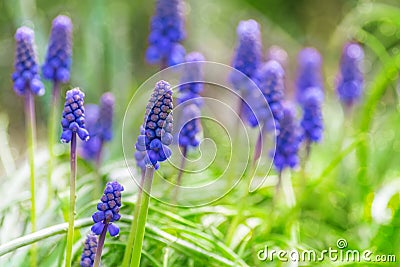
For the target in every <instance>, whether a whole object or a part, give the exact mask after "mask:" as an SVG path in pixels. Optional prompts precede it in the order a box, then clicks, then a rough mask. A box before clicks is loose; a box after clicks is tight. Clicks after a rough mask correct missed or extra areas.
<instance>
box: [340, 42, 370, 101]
mask: <svg viewBox="0 0 400 267" xmlns="http://www.w3.org/2000/svg"><path fill="white" fill-rule="evenodd" d="M363 59H364V50H363V48H362V47H361V46H360V45H359V44H357V43H353V42H350V43H347V44H346V45H345V46H344V47H343V51H342V57H341V60H340V74H339V79H338V84H337V88H336V90H337V93H338V96H339V99H340V101H342V102H343V103H344V104H345V105H346V106H352V105H353V104H354V103H355V102H356V101H358V100H359V99H360V98H361V94H362V91H363V87H364V77H363V73H362V71H361V68H362V66H361V65H362V62H363Z"/></svg>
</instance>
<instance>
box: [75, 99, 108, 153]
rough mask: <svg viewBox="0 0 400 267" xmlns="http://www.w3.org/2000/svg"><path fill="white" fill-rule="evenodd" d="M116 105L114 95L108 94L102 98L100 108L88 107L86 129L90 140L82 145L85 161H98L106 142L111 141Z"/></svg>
mask: <svg viewBox="0 0 400 267" xmlns="http://www.w3.org/2000/svg"><path fill="white" fill-rule="evenodd" d="M114 104H115V98H114V95H113V94H112V93H110V92H107V93H104V94H103V95H102V96H101V98H100V105H99V106H97V105H93V104H92V105H88V106H87V107H86V114H87V116H86V128H87V130H88V131H89V132H90V139H89V141H87V142H85V143H83V145H82V150H81V154H82V156H83V157H84V158H85V159H88V160H95V159H97V157H98V156H99V153H101V149H102V145H103V144H104V142H109V141H111V139H112V122H113V116H114Z"/></svg>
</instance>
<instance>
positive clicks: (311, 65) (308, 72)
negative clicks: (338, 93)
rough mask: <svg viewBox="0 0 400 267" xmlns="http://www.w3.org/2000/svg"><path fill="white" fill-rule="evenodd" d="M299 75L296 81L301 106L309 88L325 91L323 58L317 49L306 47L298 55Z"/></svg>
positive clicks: (297, 95)
mask: <svg viewBox="0 0 400 267" xmlns="http://www.w3.org/2000/svg"><path fill="white" fill-rule="evenodd" d="M297 60H298V73H297V80H296V87H297V92H296V97H297V101H298V102H299V103H300V104H301V103H302V102H303V96H304V95H305V94H306V91H307V90H308V89H309V88H315V87H317V88H320V90H323V82H322V72H321V68H322V57H321V54H320V53H319V52H318V50H317V49H315V48H313V47H306V48H304V49H302V50H301V51H300V52H299V54H298V58H297Z"/></svg>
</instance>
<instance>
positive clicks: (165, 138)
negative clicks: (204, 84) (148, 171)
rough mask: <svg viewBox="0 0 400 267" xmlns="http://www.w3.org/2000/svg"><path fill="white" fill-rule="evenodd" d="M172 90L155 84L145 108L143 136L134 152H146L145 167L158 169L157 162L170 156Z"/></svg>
mask: <svg viewBox="0 0 400 267" xmlns="http://www.w3.org/2000/svg"><path fill="white" fill-rule="evenodd" d="M172 108H173V105H172V90H171V86H170V85H169V83H167V82H165V81H159V82H157V83H156V86H155V88H154V91H153V94H152V95H151V98H150V100H149V103H148V104H147V107H146V113H145V117H144V134H142V133H141V134H140V135H139V137H138V140H137V142H136V145H135V146H136V150H137V151H141V152H147V153H146V155H145V157H144V159H145V164H146V166H153V167H154V168H155V169H157V168H158V166H159V165H158V164H157V163H158V162H162V161H165V160H166V159H167V158H169V157H170V156H171V153H172V152H171V150H170V149H169V147H168V146H169V145H170V144H171V143H172V139H173V137H172V134H171V132H172V122H173V118H172Z"/></svg>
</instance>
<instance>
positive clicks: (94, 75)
mask: <svg viewBox="0 0 400 267" xmlns="http://www.w3.org/2000/svg"><path fill="white" fill-rule="evenodd" d="M379 2H382V3H388V4H393V5H398V4H399V2H398V1H396V0H386V1H379ZM185 3H186V9H185V10H186V21H187V32H188V38H187V39H186V40H185V42H184V45H185V47H186V49H187V51H193V50H198V51H200V52H202V53H204V55H205V57H206V59H208V60H210V61H217V62H221V63H225V64H230V62H231V56H232V53H233V49H234V45H235V38H236V26H237V24H238V22H239V20H242V19H249V18H254V19H256V20H258V21H259V22H260V23H261V27H262V28H261V29H262V35H263V45H264V50H265V51H266V50H267V48H268V47H269V46H271V45H274V44H275V45H279V46H281V47H283V48H284V49H286V50H287V52H288V54H289V56H290V67H289V69H288V78H289V79H293V78H294V69H295V67H296V62H295V59H296V58H295V57H296V54H297V52H298V51H299V49H300V48H301V47H302V46H304V45H312V46H315V47H316V48H317V49H319V50H320V51H321V53H322V54H323V55H324V56H325V69H326V70H327V72H329V73H328V74H327V75H326V78H327V83H328V85H329V86H327V89H328V90H332V81H333V75H335V73H336V68H337V61H338V55H339V53H340V45H341V43H335V44H334V46H333V47H332V42H331V37H332V34H333V33H334V32H335V31H336V30H337V26H338V24H339V23H340V21H341V20H342V19H343V17H344V16H345V15H346V14H347V12H349V11H350V10H351V9H352V8H354V7H355V6H357V5H358V4H365V3H368V2H366V1H356V0H330V1H329V0H326V1H312V0H296V1H288V0H285V1H279V0H265V1H261V0H253V1H243V0H240V1H239V0H218V1H212V0H204V1H203V0H202V1H198V0H188V1H185ZM371 3H372V1H371ZM153 9H154V1H118V0H114V1H111V0H90V1H89V0H87V1H79V0H70V1H46V0H1V1H0V59H1V60H0V81H1V84H2V88H1V91H0V112H1V113H5V114H7V115H8V117H9V118H10V120H11V123H10V133H12V135H13V137H14V138H13V142H17V143H14V144H13V147H14V148H16V149H18V150H17V154H19V153H22V151H23V147H24V146H23V144H22V143H23V141H22V140H23V139H24V138H23V133H24V130H23V127H24V117H23V108H22V103H23V101H21V99H19V98H18V97H16V96H15V94H14V92H13V90H12V82H11V79H10V75H11V73H12V71H13V61H14V39H13V37H14V33H15V31H16V29H17V28H18V27H19V26H21V25H28V26H31V27H33V28H34V29H35V32H36V43H37V49H38V55H39V62H40V64H42V63H43V60H44V56H45V51H46V45H47V42H48V36H49V31H50V27H51V21H52V19H53V18H54V17H56V16H57V15H58V14H67V15H69V16H70V17H71V18H72V21H73V23H74V33H73V38H74V46H73V66H72V78H71V83H70V85H66V86H64V88H63V89H64V90H66V89H67V88H71V87H75V86H79V87H81V88H82V89H83V90H84V91H85V92H86V95H87V99H86V101H87V102H94V103H96V102H97V101H98V98H99V96H100V95H101V94H102V93H103V92H105V91H109V90H111V91H112V92H114V93H115V95H116V97H117V103H118V105H117V114H118V116H117V119H118V118H121V114H123V111H124V109H125V107H126V104H127V101H128V100H129V99H130V96H131V95H132V94H133V92H134V90H135V88H136V87H137V86H138V85H140V84H141V83H142V82H143V81H145V80H146V79H147V78H148V77H150V76H151V75H153V74H154V73H155V72H156V71H157V70H158V68H157V67H155V66H149V65H147V64H146V63H145V61H144V52H145V49H146V46H147V35H148V32H149V20H150V16H151V15H152V13H153ZM50 88H51V85H50V83H46V89H47V93H46V96H45V97H42V98H37V102H38V105H37V110H38V116H37V117H38V125H39V138H40V137H41V136H43V134H44V132H42V131H41V129H43V126H44V125H45V120H46V119H45V118H46V116H44V114H46V109H47V108H48V107H49V105H48V101H49V92H50V90H51V89H50ZM291 89H292V88H288V90H291Z"/></svg>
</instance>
